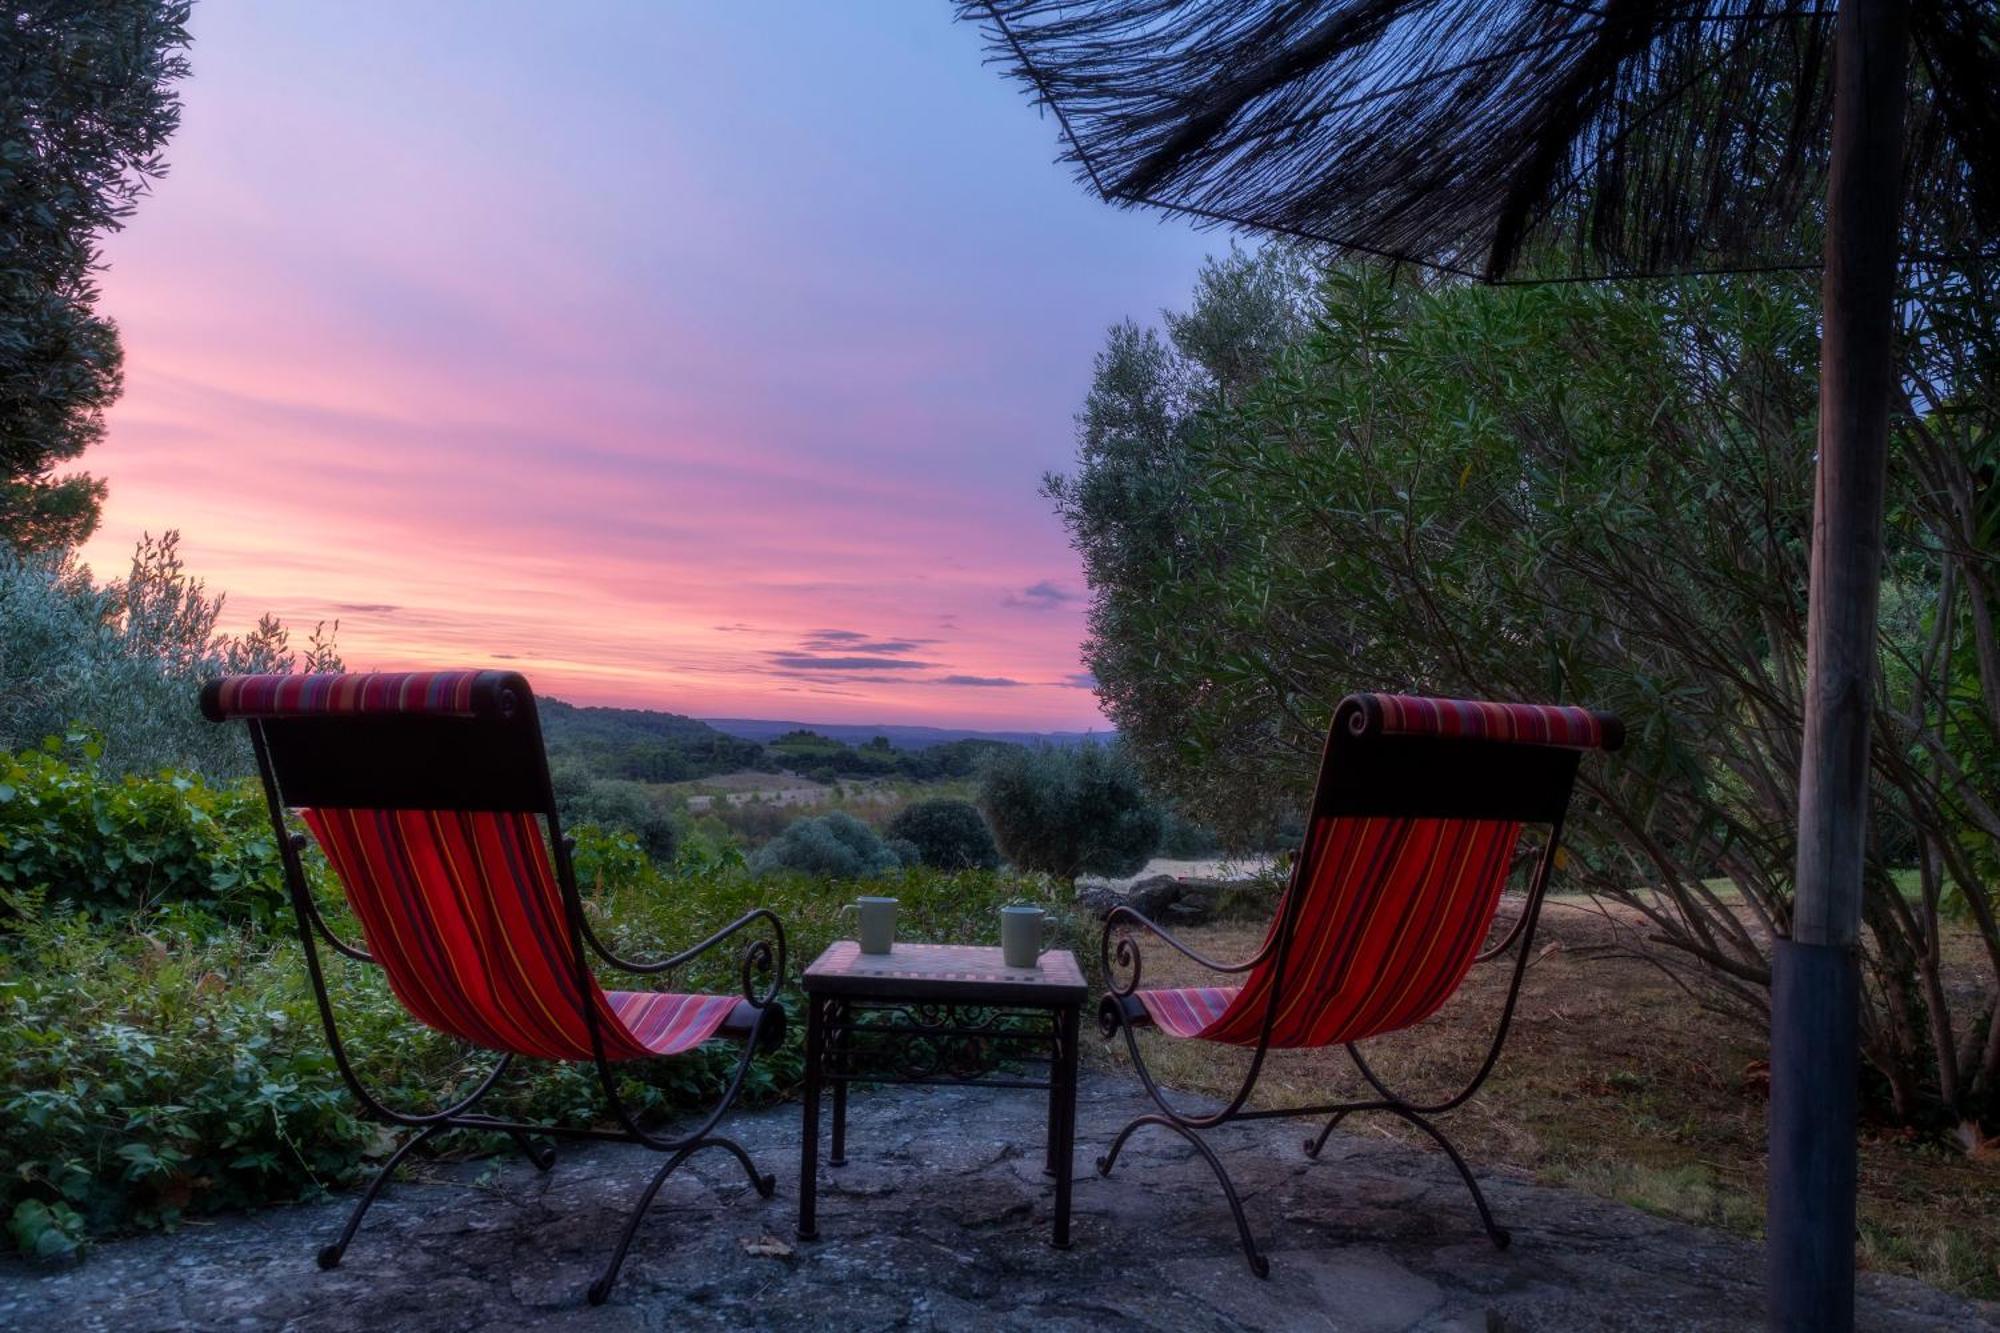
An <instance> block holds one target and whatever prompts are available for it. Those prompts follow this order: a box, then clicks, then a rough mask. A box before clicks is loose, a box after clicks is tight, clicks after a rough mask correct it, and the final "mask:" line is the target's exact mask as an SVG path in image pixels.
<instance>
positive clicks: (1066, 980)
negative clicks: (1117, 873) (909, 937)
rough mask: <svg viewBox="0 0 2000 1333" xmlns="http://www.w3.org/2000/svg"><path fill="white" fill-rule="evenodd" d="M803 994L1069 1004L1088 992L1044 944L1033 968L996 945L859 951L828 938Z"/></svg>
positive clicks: (1071, 966)
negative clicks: (1016, 963) (1010, 960)
mask: <svg viewBox="0 0 2000 1333" xmlns="http://www.w3.org/2000/svg"><path fill="white" fill-rule="evenodd" d="M805 988H806V991H807V993H808V994H817V995H869V996H877V997H880V998H882V999H911V1000H937V1001H943V1002H951V1001H954V1000H958V1001H964V1002H981V1001H986V1002H1005V1001H1011V1002H1014V1003H1019V1004H1047V1005H1060V1004H1075V1003H1079V1002H1081V1001H1082V1000H1083V999H1084V998H1085V997H1086V996H1087V995H1088V994H1089V986H1088V984H1087V983H1086V982H1085V981H1084V979H1083V969H1082V968H1080V967H1078V966H1077V963H1076V956H1075V955H1074V954H1072V953H1070V952H1069V951H1068V950H1067V949H1051V950H1049V951H1048V952H1047V953H1045V954H1043V955H1042V956H1041V960H1040V966H1038V967H1008V966H1007V964H1006V961H1005V959H1004V958H1003V957H1002V956H1001V953H1000V950H999V949H997V948H989V947H987V946H984V945H978V944H906V943H903V942H901V941H898V942H897V943H896V944H895V945H894V946H893V947H892V948H891V949H890V951H889V952H888V953H885V954H866V953H863V952H861V946H860V945H859V944H857V943H856V942H855V941H853V940H835V941H834V942H833V943H832V944H830V945H828V946H827V949H826V952H825V953H823V954H821V955H820V956H819V957H818V958H817V959H815V960H813V963H812V966H810V967H808V968H807V969H806V972H805Z"/></svg>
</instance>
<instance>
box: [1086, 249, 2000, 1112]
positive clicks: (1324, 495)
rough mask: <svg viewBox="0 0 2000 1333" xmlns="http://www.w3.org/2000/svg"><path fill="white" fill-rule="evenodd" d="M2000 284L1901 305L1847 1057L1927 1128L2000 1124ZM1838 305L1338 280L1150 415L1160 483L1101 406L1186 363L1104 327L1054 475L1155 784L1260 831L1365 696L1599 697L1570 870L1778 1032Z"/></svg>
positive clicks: (1122, 727) (1663, 290)
mask: <svg viewBox="0 0 2000 1333" xmlns="http://www.w3.org/2000/svg"><path fill="white" fill-rule="evenodd" d="M1993 278H1994V275H1992V274H1976V275H1972V276H1964V275H1961V276H1959V277H1954V278H1951V279H1948V280H1947V279H1944V278H1941V277H1937V276H1934V275H1928V274H1924V273H1917V274H1914V275H1913V276H1912V277H1911V279H1910V281H1911V287H1910V289H1909V290H1908V291H1907V292H1906V293H1905V299H1904V301H1903V302H1902V303H1901V306H1900V309H1901V310H1902V311H1903V314H1904V318H1905V320H1906V324H1907V327H1906V328H1905V331H1904V339H1903V346H1902V353H1901V357H1902V369H1903V372H1904V384H1905V388H1906V391H1907V395H1908V396H1907V400H1906V402H1905V404H1904V411H1903V412H1902V413H1901V414H1900V416H1899V418H1898V420H1897V421H1896V423H1895V431H1896V439H1895V458H1896V460H1897V461H1896V464H1895V466H1894V467H1893V468H1892V469H1891V472H1892V476H1891V483H1890V486H1891V495H1890V509H1889V520H1888V531H1887V560H1886V566H1887V567H1886V580H1887V581H1886V586H1885V592H1884V601H1883V607H1884V614H1883V617H1882V629H1881V640H1880V652H1881V657H1880V666H1881V670H1880V672H1879V683H1878V687H1877V693H1876V699H1875V708H1876V725H1875V743H1874V752H1873V755H1872V763H1873V783H1872V790H1873V792H1874V808H1873V811H1872V815H1871V826H1870V840H1869V860H1868V871H1867V882H1868V888H1867V896H1866V902H1865V908H1864V911H1865V931H1866V934H1865V940H1864V967H1865V977H1866V983H1867V986H1866V990H1867V1001H1868V1002H1867V1005H1866V1006H1865V1015H1864V1021H1863V1038H1862V1040H1863V1045H1864V1054H1865V1057H1866V1059H1867V1060H1868V1062H1869V1064H1870V1066H1871V1068H1872V1069H1873V1070H1874V1071H1875V1073H1876V1074H1877V1075H1878V1076H1879V1079H1880V1082H1879V1083H1878V1084H1877V1085H1876V1088H1877V1090H1878V1091H1879V1092H1881V1093H1882V1094H1884V1097H1885V1100H1886V1101H1887V1102H1888V1103H1889V1104H1890V1106H1891V1107H1892V1108H1893V1110H1894V1112H1895V1113H1897V1114H1899V1115H1900V1116H1902V1117H1904V1118H1906V1119H1911V1120H1920V1119H1924V1118H1926V1117H1931V1118H1944V1117H1951V1118H1972V1119H1977V1118H1979V1117H1982V1116H1987V1117H1990V1116H1992V1115H1993V1114H1995V1112H1996V1111H2000V1022H1996V1021H1995V1003H1996V997H2000V929H1996V926H1995V902H1994V881H1995V875H1994V869H1995V857H1994V848H1995V845H1996V838H2000V814H1996V805H2000V797H1996V793H2000V745H1996V738H2000V649H1996V646H1995V643H1994V637H1995V636H1994V627H1993V618H1994V615H1995V612H1996V608H2000V601H1996V593H1997V592H2000V589H1996V587H1995V580H1996V578H2000V573H1996V566H1995V564H1994V561H1993V552H1994V550H1995V549H1996V542H1995V537H1996V534H2000V499H1996V486H1995V479H1996V462H2000V444H1996V441H2000V434H1996V415H2000V392H1996V389H2000V376H1996V371H2000V357H1996V356H1995V355H1994V342H1995V336H1996V335H1995V332H1994V329H1995V312H1996V310H2000V304H1996V302H1995V300H1994V297H1995V291H1994V289H1993V287H1992V285H1991V283H1992V281H1993ZM1202 299H1203V297H1202V294H1200V293H1198V295H1197V304H1198V305H1199V303H1200V301H1201V300H1202ZM1816 309H1817V300H1816V292H1815V290H1814V286H1813V283H1812V280H1811V279H1810V278H1809V277H1797V278H1791V277H1784V278H1764V279H1754V280H1753V279H1708V280H1692V281H1688V282H1684V283H1681V284H1678V285H1673V286H1661V287H1657V288H1646V289H1629V288H1627V289H1620V288H1609V287H1595V288H1594V287H1588V286H1575V287H1540V288H1481V287H1469V286H1464V285H1452V284H1448V285H1436V286H1427V285H1423V284H1421V283H1418V282H1414V281H1411V280H1410V279H1409V277H1408V275H1404V276H1403V277H1402V278H1401V279H1400V280H1397V279H1396V278H1394V277H1392V276H1391V275H1387V274H1383V273H1381V272H1379V271H1361V270H1353V271H1349V270H1334V271H1331V272H1329V273H1328V274H1326V275H1325V278H1324V282H1323V285H1322V287H1321V290H1320V293H1319V295H1318V298H1317V299H1316V301H1315V311H1314V315H1313V319H1312V321H1311V329H1310V332H1308V333H1307V334H1305V335H1304V336H1303V337H1301V338H1300V339H1298V340H1297V341H1296V343H1295V344H1294V345H1293V346H1292V347H1291V348H1290V349H1289V350H1288V351H1286V352H1285V353H1283V354H1282V355H1279V356H1277V357H1276V358H1275V359H1271V360H1268V361H1267V362H1266V364H1267V366H1268V369H1267V371H1266V373H1265V374H1264V375H1263V376H1262V377H1261V379H1259V380H1258V381H1257V382H1256V383H1255V384H1254V385H1251V386H1248V387H1246V388H1242V389H1240V390H1238V391H1236V392H1234V393H1232V394H1227V395H1220V396H1214V395H1211V396H1210V398H1209V399H1208V401H1205V402H1199V403H1192V404H1189V403H1187V402H1186V400H1181V401H1182V403H1183V406H1182V407H1181V408H1180V409H1179V410H1177V411H1175V410H1169V411H1164V412H1162V413H1161V415H1160V419H1159V420H1158V421H1157V422H1149V423H1148V426H1147V430H1148V432H1150V436H1151V438H1153V439H1154V440H1156V441H1158V442H1159V445H1158V447H1159V448H1161V449H1162V450H1163V451H1164V452H1165V454H1166V455H1167V456H1166V457H1165V458H1164V460H1162V461H1153V460H1145V459H1142V458H1141V457H1140V451H1139V450H1137V449H1135V448H1131V447H1128V445H1127V442H1126V438H1125V437H1124V436H1117V437H1111V436H1107V435H1105V434H1101V433H1094V431H1093V424H1094V422H1095V421H1096V420H1098V419H1099V417H1098V416H1096V415H1094V412H1093V408H1094V404H1095V400H1096V399H1097V398H1098V397H1099V396H1110V397H1115V398H1116V399H1117V400H1118V401H1120V402H1123V403H1128V404H1129V403H1139V402H1145V401H1149V400H1150V397H1151V396H1152V395H1155V394H1166V395H1167V396H1170V397H1171V396H1172V395H1173V394H1176V393H1178V389H1177V385H1178V383H1179V381H1180V377H1181V376H1182V375H1183V374H1184V369H1183V367H1181V366H1180V365H1177V364H1175V361H1174V358H1172V357H1164V358H1162V359H1161V360H1160V361H1159V363H1158V375H1157V377H1155V378H1153V379H1151V380H1149V378H1148V375H1147V374H1137V375H1133V374H1126V373H1125V365H1124V363H1123V362H1122V360H1121V355H1122V354H1121V349H1122V348H1123V347H1124V346H1126V345H1127V344H1128V343H1129V341H1130V340H1129V339H1125V338H1123V337H1122V336H1121V335H1119V334H1117V333H1114V335H1113V337H1112V339H1111V342H1110V345H1109V347H1108V349H1107V352H1106V354H1105V357H1104V358H1100V361H1099V378H1098V383H1097V386H1096V390H1095V392H1094V393H1093V407H1087V408H1086V411H1085V414H1084V418H1083V429H1082V432H1081V448H1080V460H1079V467H1078V471H1077V472H1076V473H1075V474H1074V475H1073V476H1071V477H1068V478H1065V479H1062V480H1061V481H1060V482H1058V483H1056V484H1053V485H1051V486H1050V488H1049V490H1050V493H1051V495H1052V496H1053V497H1054V498H1055V500H1056V502H1057V507H1058V509H1059V510H1060V511H1061V513H1062V516H1063V518H1064V519H1065V521H1066V522H1067V524H1068V526H1069V529H1070V533H1071V535H1072V538H1073V539H1074V541H1075V544H1076V546H1077V548H1078V549H1079V551H1080V552H1081V554H1082V556H1083V559H1084V563H1085V567H1086V569H1087V571H1088V572H1089V575H1090V579H1091V584H1092V587H1093V589H1094V601H1093V606H1092V609H1091V622H1090V628H1091V634H1090V638H1089V641H1088V643H1087V645H1086V649H1085V660H1086V662H1087V664H1088V665H1089V666H1090V668H1091V669H1092V671H1093V672H1094V673H1095V675H1096V677H1097V680H1098V682H1099V690H1100V697H1101V700H1102V702H1103V705H1104V707H1105V710H1106V712H1107V714H1108V715H1109V716H1110V717H1111V719H1112V720H1113V722H1114V723H1115V724H1116V725H1117V727H1118V729H1119V734H1120V736H1121V738H1122V740H1123V743H1124V744H1125V745H1127V746H1128V747H1129V748H1130V750H1131V752H1132V754H1133V755H1134V757H1135V758H1136V760H1137V761H1138V763H1139V765H1140V766H1141V767H1142V768H1143V770H1144V771H1145V774H1146V776H1147V779H1148V781H1149V782H1150V783H1151V784H1152V785H1153V786H1154V787H1155V788H1156V789H1158V790H1160V791H1162V792H1164V793H1166V794H1168V795H1169V796H1171V797H1172V798H1174V799H1176V800H1177V801H1178V802H1180V803H1181V805H1182V806H1183V808H1185V809H1186V810H1187V811H1188V812H1189V813H1190V814H1192V815H1193V816H1195V817H1197V818H1199V819H1201V820H1203V821H1205V822H1208V823H1210V824H1212V825H1214V826H1216V827H1218V828H1219V829H1221V830H1223V831H1224V832H1240V831H1241V830H1242V829H1243V828H1244V827H1245V826H1246V825H1249V824H1254V823H1256V822H1258V821H1260V820H1263V819H1266V818H1268V816H1269V813H1270V807H1271V805H1272V803H1273V802H1274V801H1276V802H1280V803H1293V804H1295V805H1296V803H1300V802H1303V800H1304V799H1305V797H1306V794H1307V792H1308V791H1309V789H1310V785H1311V782H1312V779H1313V776H1314V771H1315V767H1316V761H1317V758H1318V755H1319V751H1320V746H1321V744H1322V742H1323V739H1324V736H1325V730H1326V727H1327V724H1328V722H1329V719H1330V717H1331V714H1332V711H1333V708H1334V706H1335V704H1336V703H1337V702H1338V700H1339V699H1340V697H1341V696H1343V695H1344V694H1346V693H1348V692H1350V691H1353V690H1378V689H1379V690H1396V691H1414V692H1419V693H1431V694H1446V695H1468V696H1475V697H1485V698H1496V699H1521V700H1534V701H1543V702H1570V703H1579V704H1587V705H1590V706H1593V707H1599V708H1609V709H1613V710H1615V711H1617V712H1618V713H1619V714H1620V715H1622V716H1623V718H1624V719H1625V721H1626V724H1627V727H1628V734H1629V739H1628V742H1627V745H1626V747H1625V749H1624V750H1623V751H1622V752H1621V753H1619V754H1618V755H1616V756H1612V757H1608V758H1597V757H1593V758H1592V759H1590V760H1588V761H1587V762H1586V764H1585V766H1584V769H1583V772H1582V776H1581V778H1580V785H1579V791H1578V797H1577V801H1576V803H1575V808H1574V810H1573V814H1572V822H1571V827H1570V829H1569V830H1568V832H1567V834H1566V842H1567V844H1568V847H1569V849H1570V856H1569V857H1568V858H1567V870H1566V878H1567V879H1568V881H1569V882H1570V883H1571V884H1573V885H1578V886H1581V887H1587V888H1589V889H1590V890H1592V891H1594V892H1597V893H1599V894H1602V895H1605V896H1607V897H1610V898H1613V899H1616V900H1618V901H1620V902H1622V903H1624V904H1627V905H1629V906H1630V907H1631V908H1633V909H1636V911H1637V913H1638V914H1639V918H1640V919H1641V920H1642V921H1643V922H1644V923H1645V925H1644V929H1643V930H1642V931H1641V932H1639V936H1638V937H1636V938H1635V939H1634V940H1633V941H1632V944H1633V946H1634V947H1636V948H1640V949H1643V950H1644V951H1645V952H1646V953H1647V955H1648V956H1649V957H1650V958H1652V959H1654V960H1655V961H1657V962H1659V963H1661V964H1662V965H1663V966H1666V967H1667V968H1669V969H1670V970H1671V971H1672V972H1673V973H1674V974H1675V975H1676V976H1678V977H1680V978H1681V979H1682V980H1684V981H1685V982H1686V983H1687V985H1688V986H1689V988H1690V990H1691V992H1692V993H1693V994H1695V995H1696V996H1698V997H1699V998H1700V999H1701V1000H1702V1001H1703V1002H1704V1003H1707V1004H1709V1005H1712V1006H1715V1007H1718V1008H1721V1009H1723V1010H1726V1011H1728V1012H1731V1013H1734V1014H1737V1015H1741V1016H1743V1017H1745V1018H1746V1019H1750V1020H1761V1019H1762V1018H1763V1017H1764V1016H1765V1015H1766V1013H1767V1011H1768V1010H1767V1007H1768V988H1769V984H1770V942H1771V939H1772V937H1773V935H1774V934H1781V933H1783V932H1784V931H1785V930H1786V929H1787V927H1788V922H1789V914H1790V910H1791V903H1792V885H1791V873H1792V865H1793V853H1794V844H1795V838H1796V831H1795V830H1796V825H1795V811H1796V808H1797V796H1798V766H1799V748H1798V746H1799V737H1800V734H1801V730H1802V725H1803V708H1802V701H1803V695H1804V690H1805V678H1804V662H1805V619H1806V580H1807V563H1808V552H1809V549H1810V539H1811V521H1812V487H1813V461H1812V460H1813V446H1814V426H1815V406H1814V404H1815V373H1816V365H1817V330H1816V324H1815V312H1816ZM1107 440H1108V441H1109V442H1108V443H1107ZM1156 471H1158V472H1168V473H1171V474H1172V475H1173V476H1174V477H1175V478H1176V482H1175V485H1174V487H1173V488H1172V490H1171V492H1170V493H1169V492H1167V491H1163V490H1152V489H1148V486H1149V482H1148V479H1147V476H1146V475H1144V474H1149V473H1152V472H1156ZM1912 868H1914V875H1913V876H1912ZM1899 876H1901V877H1902V878H1903V879H1905V880H1909V879H1911V878H1912V877H1913V878H1914V881H1915V883H1914V887H1910V888H1907V889H1904V888H1899V884H1898V878H1899ZM1953 922H1963V923H1965V924H1966V925H1969V926H1970V928H1971V930H1970V937H1971V940H1972V941H1973V943H1972V944H1971V945H1970V946H1969V947H1968V946H1967V944H1966V938H1967V937H1966V933H1965V932H1964V931H1962V930H1958V929H1956V928H1955V927H1953V926H1952V924H1951V923H1953Z"/></svg>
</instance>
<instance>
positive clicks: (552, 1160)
mask: <svg viewBox="0 0 2000 1333" xmlns="http://www.w3.org/2000/svg"><path fill="white" fill-rule="evenodd" d="M507 1137H509V1138H511V1139H513V1140H514V1146H515V1147H517V1148H519V1149H520V1150H521V1155H522V1156H523V1157H526V1158H527V1159H528V1160H529V1161H531V1162H533V1163H534V1164H535V1170H537V1171H546V1170H548V1169H549V1168H550V1167H552V1166H554V1165H555V1164H556V1150H555V1149H554V1148H552V1147H550V1146H549V1145H548V1144H546V1143H544V1144H539V1145H538V1144H536V1143H535V1142H534V1140H532V1139H530V1138H529V1137H528V1136H527V1135H526V1134H523V1133H522V1132H521V1131H520V1130H518V1129H510V1130H508V1131H507Z"/></svg>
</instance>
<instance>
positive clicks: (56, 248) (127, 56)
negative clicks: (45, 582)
mask: <svg viewBox="0 0 2000 1333" xmlns="http://www.w3.org/2000/svg"><path fill="white" fill-rule="evenodd" d="M187 18H188V5H187V4H185V3H177V2H175V0H97V3H91V4H76V3H70V2H68V0H21V2H20V3H15V4H10V5H8V6H7V7H6V10H5V12H4V13H0V542H4V543H5V544H6V545H9V546H11V547H13V548H15V549H16V550H23V551H28V550H53V549H60V548H63V547H67V546H72V545H75V544H76V543H78V542H81V541H82V540H83V539H84V538H85V537H87V536H89V535H90V533H91V531H92V529H94V528H95V527H96V526H97V513H98V506H99V504H100V503H101V502H102V500H103V496H104V487H103V483H101V482H99V481H97V480H96V479H95V478H93V477H90V476H87V475H83V474H67V475H64V474H59V472H58V469H59V468H60V467H61V466H62V465H63V464H66V463H69V462H72V461H74V460H75V459H76V458H77V457H78V456H79V455H81V454H82V453H83V451H84V450H85V449H87V448H89V447H90V446H91V445H92V444H94V443H96V442H97V440H98V439H99V438H101V437H102V435H103V433H104V409H105V408H106V407H107V406H109V405H110V404H111V402H112V401H113V400H114V399H116V398H117V396H118V392H119V387H120V353H119V346H118V331H117V329H116V328H115V327H113V325H112V324H111V321H109V320H108V319H105V318H103V317H102V316H100V315H99V314H97V312H96V309H95V306H96V303H97V283H96V276H95V275H96V271H97V269H98V267H99V260H98V246H99V244H100V242H101V241H102V239H103V237H104V235H105V234H106V233H108V232H111V231H115V230H117V229H118V228H119V227H120V226H122V225H123V223H124V220H125V218H126V217H127V216H129V215H130V214H131V212H132V210H133V207H134V206H135V204H136V202H137V201H138V199H139V197H140V196H141V195H142V194H144V193H145V191H146V188H147V183H148V182H149V181H151V180H153V179H155V178H157V177H158V176H159V175H160V174H161V173H162V172H163V171H164V170H165V166H164V164H163V163H162V162H161V160H160V156H159V154H160V150H161V148H162V147H164V146H165V144H166V141H167V138H168V136H169V135H171V134H172V133H173V131H174V128H175V126H176V125H177V124H178V123H179V120H180V104H179V99H178V97H177V96H176V94H175V92H174V88H173V86H174V83H175V82H176V81H177V80H178V79H179V78H181V77H182V76H183V75H184V74H186V72H187V59H186V56H185V54H184V53H185V51H186V48H187V45H188V33H187Z"/></svg>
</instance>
